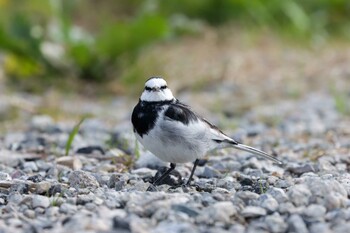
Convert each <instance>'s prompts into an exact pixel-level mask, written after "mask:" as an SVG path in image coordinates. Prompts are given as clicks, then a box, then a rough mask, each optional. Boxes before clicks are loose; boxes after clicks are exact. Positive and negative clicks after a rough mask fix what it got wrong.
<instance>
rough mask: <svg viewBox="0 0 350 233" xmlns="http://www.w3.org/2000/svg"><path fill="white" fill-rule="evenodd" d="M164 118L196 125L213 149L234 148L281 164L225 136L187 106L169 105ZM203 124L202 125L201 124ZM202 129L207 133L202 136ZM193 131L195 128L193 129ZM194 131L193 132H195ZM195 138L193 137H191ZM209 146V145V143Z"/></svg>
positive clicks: (180, 104) (259, 151)
mask: <svg viewBox="0 0 350 233" xmlns="http://www.w3.org/2000/svg"><path fill="white" fill-rule="evenodd" d="M164 116H165V117H166V119H168V120H170V121H177V122H180V123H182V124H183V125H189V124H190V123H197V124H196V125H198V126H200V125H202V126H201V127H196V130H198V133H199V132H201V135H203V136H204V135H205V136H204V137H206V139H209V140H210V141H214V142H215V143H216V144H217V145H216V146H215V147H218V148H220V147H221V148H223V147H234V148H236V149H238V150H242V151H246V152H249V153H252V154H255V155H259V156H262V157H264V158H266V159H269V160H272V161H274V162H276V163H279V164H282V162H281V161H279V160H278V159H276V158H275V157H273V156H271V155H269V154H268V153H266V152H264V151H261V150H258V149H256V148H253V147H250V146H247V145H244V144H241V143H239V142H237V141H235V140H234V139H232V138H230V137H229V136H227V135H226V134H225V133H223V132H222V131H221V130H220V129H219V128H218V127H216V126H215V125H213V124H211V123H210V122H209V121H207V120H206V119H204V118H201V117H199V116H198V115H197V114H195V113H194V112H193V111H192V110H191V109H190V107H188V106H187V105H184V104H182V103H180V102H178V101H177V102H176V103H174V104H171V105H170V106H169V107H168V109H167V110H166V111H165V113H164ZM201 123H203V124H201ZM187 128H188V127H186V128H183V131H187V130H190V129H187ZM204 128H206V129H207V130H205V131H206V132H207V133H205V134H203V133H202V132H203V131H204ZM193 129H195V128H193ZM196 130H194V131H196ZM187 133H191V134H196V132H189V131H187ZM193 138H195V137H193ZM210 144H211V143H210Z"/></svg>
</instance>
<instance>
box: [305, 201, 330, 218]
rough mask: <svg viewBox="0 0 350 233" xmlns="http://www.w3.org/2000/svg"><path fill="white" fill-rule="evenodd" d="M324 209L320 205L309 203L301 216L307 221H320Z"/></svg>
mask: <svg viewBox="0 0 350 233" xmlns="http://www.w3.org/2000/svg"><path fill="white" fill-rule="evenodd" d="M326 211H327V210H326V208H325V207H324V206H322V205H316V204H311V205H309V206H308V207H307V208H306V209H305V210H304V213H303V217H304V219H305V221H308V222H317V221H322V219H323V218H324V216H325V214H326Z"/></svg>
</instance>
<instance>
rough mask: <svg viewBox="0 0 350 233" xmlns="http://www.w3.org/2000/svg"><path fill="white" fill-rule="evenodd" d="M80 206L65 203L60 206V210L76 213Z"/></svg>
mask: <svg viewBox="0 0 350 233" xmlns="http://www.w3.org/2000/svg"><path fill="white" fill-rule="evenodd" d="M77 210H78V208H77V206H76V205H72V204H68V203H63V204H62V205H61V206H60V212H61V213H64V214H75V213H76V212H77Z"/></svg>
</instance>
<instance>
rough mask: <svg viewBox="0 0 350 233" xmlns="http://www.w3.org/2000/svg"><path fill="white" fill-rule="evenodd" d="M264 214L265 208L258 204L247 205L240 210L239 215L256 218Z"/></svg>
mask: <svg viewBox="0 0 350 233" xmlns="http://www.w3.org/2000/svg"><path fill="white" fill-rule="evenodd" d="M266 214H267V212H266V210H265V209H264V208H261V207H259V206H247V207H245V208H244V209H243V210H242V211H241V215H242V216H243V217H245V218H256V217H260V216H265V215H266Z"/></svg>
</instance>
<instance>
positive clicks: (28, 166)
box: [23, 161, 39, 173]
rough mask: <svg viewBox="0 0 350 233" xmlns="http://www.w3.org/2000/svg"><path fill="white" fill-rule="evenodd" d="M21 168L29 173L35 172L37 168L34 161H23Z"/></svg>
mask: <svg viewBox="0 0 350 233" xmlns="http://www.w3.org/2000/svg"><path fill="white" fill-rule="evenodd" d="M23 170H24V171H25V172H29V173H31V172H37V171H38V170H39V169H38V166H37V165H36V163H35V162H33V161H30V162H25V163H24V164H23Z"/></svg>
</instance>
